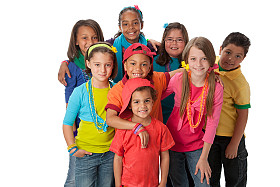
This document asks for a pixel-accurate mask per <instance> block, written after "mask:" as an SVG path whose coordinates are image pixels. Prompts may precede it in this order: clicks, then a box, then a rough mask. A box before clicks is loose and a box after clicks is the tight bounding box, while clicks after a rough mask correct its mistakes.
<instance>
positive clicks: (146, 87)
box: [131, 86, 157, 101]
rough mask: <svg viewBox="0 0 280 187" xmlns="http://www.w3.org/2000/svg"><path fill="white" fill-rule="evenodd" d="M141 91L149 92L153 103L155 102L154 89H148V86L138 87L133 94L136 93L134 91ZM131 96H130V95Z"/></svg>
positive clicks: (155, 94) (155, 93)
mask: <svg viewBox="0 0 280 187" xmlns="http://www.w3.org/2000/svg"><path fill="white" fill-rule="evenodd" d="M143 90H149V91H150V93H151V96H152V99H153V101H156V100H157V91H156V90H155V89H154V88H152V87H150V86H140V87H138V88H136V89H135V90H134V92H136V91H143ZM134 92H133V93H134ZM133 93H132V94H133ZM132 94H131V95H132Z"/></svg>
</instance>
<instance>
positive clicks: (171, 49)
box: [165, 29, 186, 58]
mask: <svg viewBox="0 0 280 187" xmlns="http://www.w3.org/2000/svg"><path fill="white" fill-rule="evenodd" d="M185 45H186V43H185V41H184V37H183V34H182V31H181V30H179V29H172V30H171V31H170V32H169V34H167V35H166V37H165V50H166V52H167V53H168V54H169V56H170V57H173V58H178V57H179V56H180V55H181V54H182V52H183V50H184V48H185Z"/></svg>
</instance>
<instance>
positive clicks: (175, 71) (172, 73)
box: [169, 68, 185, 78]
mask: <svg viewBox="0 0 280 187" xmlns="http://www.w3.org/2000/svg"><path fill="white" fill-rule="evenodd" d="M184 70H185V68H179V69H176V70H174V71H170V72H169V75H170V78H172V77H173V76H174V75H175V74H176V73H179V72H183V71H184Z"/></svg>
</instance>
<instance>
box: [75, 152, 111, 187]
mask: <svg viewBox="0 0 280 187" xmlns="http://www.w3.org/2000/svg"><path fill="white" fill-rule="evenodd" d="M114 155H115V154H114V153H113V152H111V151H108V152H106V153H92V155H85V156H84V157H82V158H79V157H77V158H76V169H75V183H76V187H113V186H114V171H113V161H114Z"/></svg>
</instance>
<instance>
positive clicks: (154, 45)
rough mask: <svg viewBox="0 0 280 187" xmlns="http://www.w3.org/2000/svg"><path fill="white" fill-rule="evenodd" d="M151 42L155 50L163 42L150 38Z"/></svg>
mask: <svg viewBox="0 0 280 187" xmlns="http://www.w3.org/2000/svg"><path fill="white" fill-rule="evenodd" d="M149 42H150V43H151V44H152V46H153V48H154V49H155V51H157V46H160V45H161V43H160V42H158V41H156V40H153V39H149Z"/></svg>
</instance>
